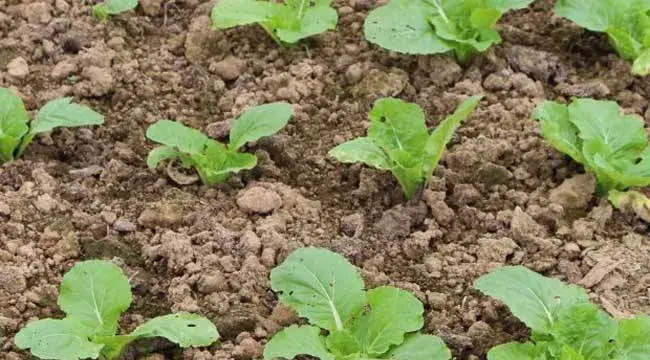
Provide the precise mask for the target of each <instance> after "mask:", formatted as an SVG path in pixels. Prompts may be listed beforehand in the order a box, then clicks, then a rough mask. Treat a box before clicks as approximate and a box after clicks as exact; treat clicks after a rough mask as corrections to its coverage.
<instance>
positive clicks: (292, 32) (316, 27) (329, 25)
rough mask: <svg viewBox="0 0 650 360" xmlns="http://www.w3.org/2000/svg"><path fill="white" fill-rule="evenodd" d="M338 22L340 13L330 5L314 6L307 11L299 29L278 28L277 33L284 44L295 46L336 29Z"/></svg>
mask: <svg viewBox="0 0 650 360" xmlns="http://www.w3.org/2000/svg"><path fill="white" fill-rule="evenodd" d="M338 21H339V14H338V12H337V11H336V10H335V9H333V8H331V7H329V5H325V6H313V7H309V8H307V10H305V12H304V15H303V16H302V18H301V19H300V22H299V26H298V27H297V28H295V29H293V28H278V29H277V32H276V33H277V35H278V37H279V38H280V40H282V41H283V42H285V43H289V44H293V43H295V42H298V41H299V40H301V39H304V38H308V37H310V36H313V35H318V34H320V33H323V32H325V31H327V30H332V29H334V28H336V23H337V22H338Z"/></svg>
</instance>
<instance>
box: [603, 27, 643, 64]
mask: <svg viewBox="0 0 650 360" xmlns="http://www.w3.org/2000/svg"><path fill="white" fill-rule="evenodd" d="M607 35H608V36H609V40H610V42H611V43H612V45H613V46H614V48H615V49H616V51H617V52H618V53H619V54H620V55H621V57H622V58H624V59H626V60H630V61H634V59H636V58H637V57H638V56H639V55H640V54H641V52H642V51H643V47H642V44H640V43H639V42H638V41H636V40H635V39H634V38H633V37H632V34H631V33H630V32H628V31H626V30H624V29H620V28H617V27H610V28H608V29H607Z"/></svg>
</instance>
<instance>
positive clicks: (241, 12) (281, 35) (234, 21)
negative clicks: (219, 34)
mask: <svg viewBox="0 0 650 360" xmlns="http://www.w3.org/2000/svg"><path fill="white" fill-rule="evenodd" d="M338 18H339V16H338V13H337V12H336V10H335V9H333V8H332V7H330V0H285V1H284V4H281V3H277V2H273V1H265V0H220V1H219V2H217V5H215V7H214V8H213V9H212V24H213V25H214V27H215V28H216V29H228V28H231V27H235V26H239V25H249V24H254V23H257V24H260V26H262V28H264V30H266V32H267V33H269V35H270V36H271V37H272V38H273V39H274V40H275V41H276V42H277V43H278V44H280V45H283V44H293V43H295V42H298V41H299V40H301V39H304V38H308V37H310V36H313V35H317V34H320V33H322V32H325V31H327V30H331V29H334V28H335V27H336V23H337V22H338Z"/></svg>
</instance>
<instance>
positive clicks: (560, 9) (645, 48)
mask: <svg viewBox="0 0 650 360" xmlns="http://www.w3.org/2000/svg"><path fill="white" fill-rule="evenodd" d="M555 13H556V14H557V15H559V16H562V17H565V18H567V19H569V20H571V21H573V22H575V23H576V24H578V25H580V26H582V27H584V28H586V29H589V30H591V31H598V32H604V33H607V35H608V36H609V40H610V42H611V43H612V46H614V48H615V49H616V51H618V53H619V54H620V55H621V57H623V58H625V59H626V60H629V61H632V62H633V65H632V72H633V73H634V74H637V75H647V74H649V73H650V1H648V0H599V1H592V0H558V2H557V3H556V5H555Z"/></svg>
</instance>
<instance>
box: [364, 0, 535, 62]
mask: <svg viewBox="0 0 650 360" xmlns="http://www.w3.org/2000/svg"><path fill="white" fill-rule="evenodd" d="M533 1H534V0H391V1H390V2H389V3H388V4H387V5H384V6H381V7H379V8H377V9H375V10H373V11H372V12H371V13H370V14H369V15H368V17H367V18H366V21H365V24H364V31H365V35H366V39H368V40H369V41H370V42H373V43H375V44H377V45H379V46H381V47H383V48H386V49H388V50H392V51H397V52H401V53H406V54H418V55H423V54H438V53H447V52H453V53H454V54H455V55H456V58H457V59H458V61H460V62H466V61H467V60H468V59H469V58H470V57H471V56H472V55H475V54H477V53H482V52H484V51H486V50H487V49H488V48H490V47H491V46H492V45H494V44H498V43H500V42H501V36H499V33H498V32H497V30H496V23H497V22H498V21H499V19H500V18H501V17H502V16H503V14H505V13H506V12H508V11H510V10H515V9H523V8H525V7H527V6H528V5H530V3H532V2H533Z"/></svg>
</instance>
